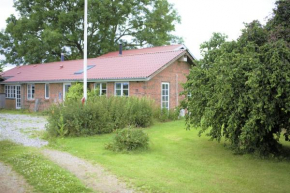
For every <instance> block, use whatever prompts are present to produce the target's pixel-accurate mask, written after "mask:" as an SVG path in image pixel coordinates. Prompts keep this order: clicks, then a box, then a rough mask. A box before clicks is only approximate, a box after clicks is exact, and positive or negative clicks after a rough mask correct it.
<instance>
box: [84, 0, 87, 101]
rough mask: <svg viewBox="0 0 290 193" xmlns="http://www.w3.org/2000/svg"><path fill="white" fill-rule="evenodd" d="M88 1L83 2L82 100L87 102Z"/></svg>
mask: <svg viewBox="0 0 290 193" xmlns="http://www.w3.org/2000/svg"><path fill="white" fill-rule="evenodd" d="M87 10H88V0H85V19H84V100H85V101H87V66H88V61H87V60H88V58H87V57H88V56H87V54H88V53H87V49H88V48H87V46H88V42H87V40H88V37H87V33H88V32H87V30H88V29H87V28H88V17H87Z"/></svg>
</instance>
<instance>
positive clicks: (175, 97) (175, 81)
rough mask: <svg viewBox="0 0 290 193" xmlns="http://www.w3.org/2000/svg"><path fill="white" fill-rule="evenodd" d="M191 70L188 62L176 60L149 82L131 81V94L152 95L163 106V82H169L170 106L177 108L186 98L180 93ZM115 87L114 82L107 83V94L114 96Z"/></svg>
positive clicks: (157, 103) (139, 95)
mask: <svg viewBox="0 0 290 193" xmlns="http://www.w3.org/2000/svg"><path fill="white" fill-rule="evenodd" d="M189 70H190V65H189V64H188V63H187V62H179V61H176V62H174V63H173V64H171V65H169V66H168V67H167V68H165V69H164V70H162V71H161V72H160V73H158V74H157V75H155V76H154V77H153V78H152V79H151V80H149V81H147V82H129V96H138V97H143V96H147V97H150V98H152V99H153V100H155V102H156V105H158V106H160V107H161V83H162V82H168V83H169V84H170V88H169V89H170V91H169V92H170V93H169V94H170V96H169V98H170V102H169V107H170V108H171V109H172V108H175V107H177V106H178V105H179V104H180V101H181V100H183V99H184V96H179V93H181V92H182V91H183V86H182V84H183V83H185V82H186V81H187V78H186V76H187V75H188V74H189ZM114 89H115V83H114V82H109V83H107V96H114Z"/></svg>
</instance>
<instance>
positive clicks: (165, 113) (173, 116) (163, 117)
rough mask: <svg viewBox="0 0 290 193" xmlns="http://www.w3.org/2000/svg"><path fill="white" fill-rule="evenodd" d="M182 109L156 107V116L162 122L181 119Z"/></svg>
mask: <svg viewBox="0 0 290 193" xmlns="http://www.w3.org/2000/svg"><path fill="white" fill-rule="evenodd" d="M179 112H180V109H179V108H176V109H169V110H168V109H166V108H162V109H160V108H155V109H154V117H155V118H156V119H157V120H158V121H160V122H166V121H175V120H177V119H179Z"/></svg>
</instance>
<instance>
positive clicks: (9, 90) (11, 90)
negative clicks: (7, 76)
mask: <svg viewBox="0 0 290 193" xmlns="http://www.w3.org/2000/svg"><path fill="white" fill-rule="evenodd" d="M5 95H6V98H10V99H14V98H15V86H12V85H5Z"/></svg>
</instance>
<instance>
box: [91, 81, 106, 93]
mask: <svg viewBox="0 0 290 193" xmlns="http://www.w3.org/2000/svg"><path fill="white" fill-rule="evenodd" d="M98 84H99V85H100V90H99V92H100V93H99V95H100V96H102V95H103V91H106V94H104V96H107V87H108V84H107V83H106V82H96V83H95V84H94V89H95V90H96V89H97V85H98ZM104 84H105V85H106V88H105V89H103V85H104Z"/></svg>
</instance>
